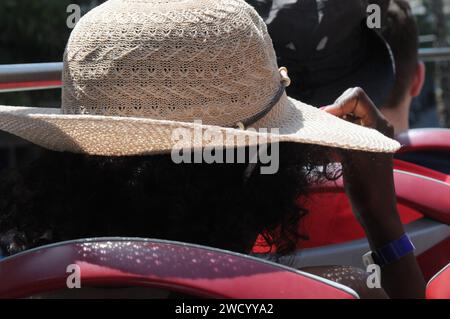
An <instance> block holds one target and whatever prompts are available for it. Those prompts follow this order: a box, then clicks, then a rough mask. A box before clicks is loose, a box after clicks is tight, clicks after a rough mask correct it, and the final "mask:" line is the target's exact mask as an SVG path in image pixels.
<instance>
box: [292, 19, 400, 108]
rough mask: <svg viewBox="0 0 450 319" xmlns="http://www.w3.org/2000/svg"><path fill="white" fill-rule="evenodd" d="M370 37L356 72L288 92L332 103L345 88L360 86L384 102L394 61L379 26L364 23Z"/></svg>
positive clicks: (378, 103) (319, 102) (310, 101)
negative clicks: (311, 88) (327, 83)
mask: <svg viewBox="0 0 450 319" xmlns="http://www.w3.org/2000/svg"><path fill="white" fill-rule="evenodd" d="M364 30H365V34H366V36H367V37H368V39H369V40H368V43H369V48H368V49H367V57H366V59H365V60H364V61H363V63H362V64H361V65H360V67H358V68H357V69H356V70H355V71H354V72H352V73H350V74H348V75H346V76H345V77H343V78H341V79H339V80H337V81H335V82H333V83H330V84H329V85H326V86H322V87H318V88H316V89H315V90H301V89H299V90H297V89H291V90H290V91H289V93H290V94H291V95H292V96H293V97H295V98H296V99H299V100H300V101H304V102H305V103H308V104H312V105H329V104H331V103H333V102H334V101H335V100H336V99H337V98H338V97H339V96H340V95H341V94H342V93H343V92H344V91H345V90H347V89H348V88H351V87H361V88H363V89H364V91H365V92H366V93H367V95H368V96H369V97H370V99H371V100H372V101H373V102H374V104H375V105H376V106H377V107H380V106H383V105H384V104H385V103H386V101H387V98H388V97H389V94H390V92H391V90H392V88H393V86H394V81H395V64H394V59H393V56H392V52H391V50H390V47H389V45H388V44H387V42H386V41H385V40H384V39H383V38H382V37H381V36H380V35H379V34H378V32H377V31H376V30H372V29H369V28H367V27H366V26H365V27H364Z"/></svg>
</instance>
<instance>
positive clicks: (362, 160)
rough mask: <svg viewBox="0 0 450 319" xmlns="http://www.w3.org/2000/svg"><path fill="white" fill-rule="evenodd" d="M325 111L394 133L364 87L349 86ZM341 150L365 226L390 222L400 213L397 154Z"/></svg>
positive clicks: (356, 207)
mask: <svg viewBox="0 0 450 319" xmlns="http://www.w3.org/2000/svg"><path fill="white" fill-rule="evenodd" d="M323 110H324V111H326V112H328V113H330V114H333V115H335V116H337V117H340V118H342V119H345V120H347V121H350V122H353V123H356V124H359V125H362V126H366V127H370V128H373V129H376V130H378V131H380V132H381V133H383V134H384V135H386V136H388V137H392V136H393V135H394V129H393V127H392V125H391V124H390V123H389V122H388V121H387V120H386V119H385V118H384V116H383V114H381V112H380V111H379V110H378V109H377V108H376V107H375V105H374V104H373V103H372V101H371V100H370V98H369V97H368V96H367V95H366V93H365V92H364V91H363V90H362V89H361V88H351V89H348V90H347V91H345V92H344V94H342V95H341V96H340V97H339V98H338V99H337V100H336V102H335V103H334V104H333V105H330V106H327V107H325V108H323ZM338 152H339V154H338V155H340V156H339V157H340V158H341V162H342V169H343V177H344V186H345V190H346V193H347V195H348V196H349V198H350V200H351V203H352V206H353V211H354V213H355V214H356V217H357V218H358V220H359V221H360V222H361V223H362V224H363V226H364V224H366V223H367V222H370V221H373V222H376V220H378V219H379V220H380V221H383V220H384V221H386V218H397V216H392V214H396V197H395V190H394V182H393V173H392V172H393V156H392V155H391V154H386V153H370V152H361V151H349V150H339V151H338ZM381 202H383V203H381ZM389 214H390V215H391V216H389Z"/></svg>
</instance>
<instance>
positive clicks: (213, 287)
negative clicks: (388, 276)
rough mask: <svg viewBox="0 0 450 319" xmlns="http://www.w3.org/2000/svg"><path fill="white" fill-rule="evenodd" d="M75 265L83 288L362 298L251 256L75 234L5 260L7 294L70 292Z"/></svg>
mask: <svg viewBox="0 0 450 319" xmlns="http://www.w3.org/2000/svg"><path fill="white" fill-rule="evenodd" d="M68 265H76V267H78V268H79V270H80V272H79V274H80V282H81V289H85V288H89V287H110V288H112V287H120V288H123V287H149V288H154V289H163V290H167V291H170V292H175V293H182V294H187V295H190V296H196V297H208V298H252V299H253V298H283V299H285V298H287V299H289V298H306V299H310V298H332V299H355V298H357V295H356V293H354V292H353V291H352V290H351V289H349V288H347V287H345V286H342V285H339V284H335V283H333V282H331V281H328V280H325V279H322V278H320V277H317V276H314V275H310V274H307V273H303V272H299V271H295V270H293V269H290V268H287V267H283V266H280V265H277V264H274V263H270V262H267V261H263V260H259V259H256V258H252V257H249V256H245V255H240V254H235V253H231V252H226V251H221V250H217V249H211V248H206V247H200V246H194V245H188V244H182V243H174V242H167V241H158V240H143V239H94V240H81V241H72V242H67V243H61V244H57V245H50V246H45V247H42V248H38V249H34V250H30V251H27V252H24V253H21V254H18V255H16V256H12V257H9V258H6V259H4V260H2V261H1V262H0V278H2V280H1V281H2V282H1V285H0V297H1V298H26V297H30V296H42V295H43V294H44V295H45V294H46V293H49V292H55V291H56V292H58V291H66V292H67V290H69V289H68V288H67V284H66V281H67V279H68V276H69V275H71V274H70V273H67V272H66V270H67V267H68ZM72 290H74V289H72ZM52 297H55V295H52ZM99 297H101V296H99Z"/></svg>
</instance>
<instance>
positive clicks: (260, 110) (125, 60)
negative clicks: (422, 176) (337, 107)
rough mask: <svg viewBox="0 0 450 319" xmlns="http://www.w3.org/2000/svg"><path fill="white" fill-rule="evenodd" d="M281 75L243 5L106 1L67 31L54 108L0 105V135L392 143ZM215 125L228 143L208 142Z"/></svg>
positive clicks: (162, 149) (130, 150) (104, 147)
mask: <svg viewBox="0 0 450 319" xmlns="http://www.w3.org/2000/svg"><path fill="white" fill-rule="evenodd" d="M286 82H288V78H286V75H285V74H284V72H280V70H279V68H278V66H277V63H276V57H275V52H274V49H273V46H272V41H271V39H270V37H269V35H268V33H267V28H266V26H265V24H264V22H263V21H262V19H261V18H260V17H259V16H258V14H257V13H256V11H255V10H254V9H253V8H252V7H250V6H249V5H247V4H246V3H245V2H244V1H243V0H109V1H107V2H105V3H104V4H102V5H100V6H98V7H97V8H95V9H93V10H91V11H90V12H89V13H88V14H86V15H85V16H84V17H83V18H82V19H81V20H80V21H79V23H78V24H77V26H76V27H75V29H74V30H73V32H72V34H71V36H70V39H69V41H68V43H67V47H66V51H65V54H64V71H63V89H62V105H61V108H33V107H16V106H0V130H4V131H7V132H9V133H12V134H15V135H17V136H20V137H22V138H24V139H26V140H28V141H31V142H32V143H35V144H37V145H40V146H42V147H45V148H48V149H51V150H56V151H68V152H75V153H87V154H93V155H108V156H121V155H140V154H157V153H167V152H170V151H171V150H172V149H173V148H174V147H186V146H192V147H203V146H205V145H208V146H214V143H222V144H224V146H225V147H231V146H244V145H251V144H255V143H261V142H260V141H261V140H264V139H259V138H260V137H264V138H265V139H266V141H267V139H269V140H271V141H275V140H276V141H281V142H283V141H290V142H299V143H310V144H320V145H326V146H334V147H339V148H346V149H355V150H364V151H372V152H395V151H396V150H397V149H398V148H399V144H398V143H397V142H395V141H393V140H391V139H389V138H387V137H385V136H384V135H382V134H381V133H379V132H377V131H376V130H373V129H368V128H364V127H361V126H358V125H354V124H351V123H348V122H346V121H343V120H340V119H338V118H336V117H334V116H332V115H329V114H327V113H325V112H323V111H320V110H318V109H316V108H314V107H312V106H309V105H306V104H303V103H301V102H299V101H296V100H294V99H291V98H289V97H288V96H287V95H286V94H285V92H284V87H285V85H286V84H287V83H286ZM198 121H201V123H199V122H198ZM253 128H254V129H253ZM272 128H275V129H278V130H279V131H278V132H276V133H273V131H272V130H271V129H272ZM177 129H183V130H185V131H187V132H191V133H193V134H192V136H193V138H192V139H191V140H189V142H190V144H189V143H187V142H186V140H184V141H183V142H181V143H180V141H179V140H177V139H174V131H175V130H177ZM255 129H256V130H255ZM258 129H260V130H258ZM263 129H267V130H266V131H264V130H263ZM196 132H197V133H198V132H199V133H200V135H197V137H195V133H196ZM206 132H208V134H202V133H206ZM211 132H212V133H213V134H218V135H216V136H227V138H226V139H225V138H224V140H222V141H218V140H217V139H213V140H211ZM175 135H176V134H175ZM230 135H231V136H234V138H233V139H229V138H228V137H229V136H230ZM199 136H200V138H199ZM177 141H178V143H177ZM184 144H189V145H184Z"/></svg>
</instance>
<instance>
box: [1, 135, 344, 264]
mask: <svg viewBox="0 0 450 319" xmlns="http://www.w3.org/2000/svg"><path fill="white" fill-rule="evenodd" d="M329 153H330V150H329V149H327V148H324V147H319V146H314V145H307V144H304V145H299V144H290V143H285V144H283V143H282V144H280V167H279V171H278V173H276V174H274V175H262V174H260V173H259V170H258V167H259V166H260V165H261V164H256V166H255V167H253V170H252V173H251V174H250V175H249V174H248V173H249V167H250V166H249V165H248V164H175V163H173V161H172V160H171V157H170V155H154V156H135V157H99V156H88V155H80V154H70V153H59V152H52V151H46V150H45V151H43V155H42V156H41V157H39V158H38V159H37V160H35V161H34V162H33V163H32V164H31V165H27V166H26V167H24V168H21V169H16V170H14V171H11V170H10V171H7V172H3V173H2V174H1V177H0V193H1V194H2V195H1V198H0V247H1V249H2V250H3V253H4V254H6V255H11V254H15V253H17V252H20V251H22V250H25V249H29V248H32V247H36V246H40V245H43V244H48V243H53V242H58V241H63V240H71V239H78V238H86V237H100V236H101V237H103V236H129V237H147V238H159V239H170V240H178V241H183V242H189V243H196V244H202V245H207V246H212V247H217V248H223V249H228V250H232V251H237V252H245V253H248V252H250V251H251V248H252V246H253V244H254V241H255V238H256V237H257V235H258V234H262V235H263V236H264V239H265V241H266V244H267V245H268V247H272V246H275V247H277V252H278V253H280V254H284V253H289V252H291V251H292V250H293V249H295V248H296V247H297V242H298V240H299V239H302V238H305V236H304V235H302V234H299V233H298V222H299V219H300V218H301V216H302V215H303V214H305V213H306V210H305V209H303V208H301V207H299V206H298V204H297V203H298V201H297V199H298V196H305V195H307V193H308V186H309V185H310V184H311V183H314V182H317V181H320V180H324V179H333V178H336V177H337V176H336V174H337V173H336V172H334V171H332V170H330V169H328V167H330V166H329V165H328V162H329V156H328V154H329Z"/></svg>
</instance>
